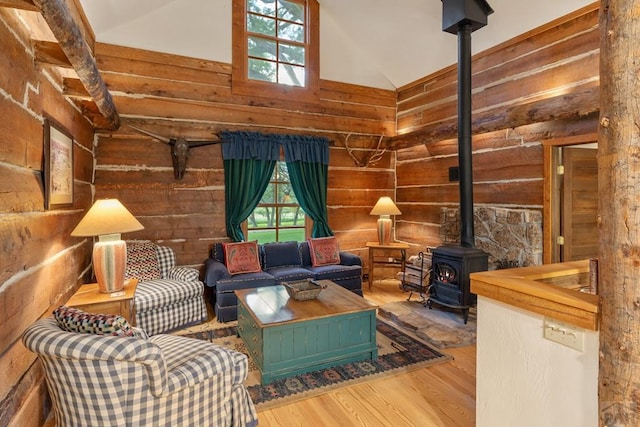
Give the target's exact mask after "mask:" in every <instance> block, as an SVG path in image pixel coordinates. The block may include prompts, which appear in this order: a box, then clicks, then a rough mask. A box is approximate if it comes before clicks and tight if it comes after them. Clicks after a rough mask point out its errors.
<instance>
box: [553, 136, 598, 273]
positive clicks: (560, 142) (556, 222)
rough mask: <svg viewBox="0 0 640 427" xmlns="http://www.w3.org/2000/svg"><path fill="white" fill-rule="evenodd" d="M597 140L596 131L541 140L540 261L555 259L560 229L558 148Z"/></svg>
mask: <svg viewBox="0 0 640 427" xmlns="http://www.w3.org/2000/svg"><path fill="white" fill-rule="evenodd" d="M594 141H598V134H597V133H595V132H594V133H587V134H583V135H573V136H568V137H564V138H553V139H546V140H543V141H542V146H543V151H544V162H543V167H544V184H543V185H544V205H543V212H542V234H543V246H542V262H543V263H544V264H550V263H552V262H554V259H557V258H556V257H557V255H558V245H557V244H556V239H557V237H558V236H559V233H558V230H559V229H560V215H559V214H556V213H558V212H560V203H561V202H560V200H559V198H558V197H554V195H556V194H559V191H558V190H559V188H560V180H559V179H558V178H557V177H558V175H557V174H556V169H557V167H558V165H559V164H560V156H559V151H560V150H559V148H561V147H569V146H572V145H581V144H586V143H590V142H594Z"/></svg>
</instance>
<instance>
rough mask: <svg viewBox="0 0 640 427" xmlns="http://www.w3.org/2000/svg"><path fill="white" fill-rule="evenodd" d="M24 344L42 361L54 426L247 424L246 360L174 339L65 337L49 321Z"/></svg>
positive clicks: (31, 330)
mask: <svg viewBox="0 0 640 427" xmlns="http://www.w3.org/2000/svg"><path fill="white" fill-rule="evenodd" d="M22 340H23V343H24V345H25V346H26V347H27V348H28V349H29V350H31V351H32V352H34V353H36V354H37V355H38V357H39V359H40V361H41V362H42V365H43V368H44V373H45V378H46V381H47V387H48V389H49V393H50V395H51V400H52V401H53V410H54V411H55V416H56V425H57V426H83V427H87V426H131V427H133V426H136V427H137V426H154V427H157V426H171V427H174V426H247V427H249V426H254V425H256V424H257V421H258V418H257V415H256V411H255V408H254V406H253V402H252V401H251V398H250V397H249V394H248V392H247V390H246V388H245V387H244V385H243V381H244V380H245V378H246V376H247V371H248V362H247V356H245V355H244V354H242V353H239V352H236V351H233V350H230V349H227V348H224V347H221V346H218V345H215V344H212V343H209V342H206V341H201V340H197V339H192V338H186V337H179V336H174V335H164V334H161V335H155V336H153V337H150V338H146V337H122V336H109V335H94V334H88V333H80V332H67V331H65V330H63V329H61V328H60V327H59V326H58V324H57V323H56V321H55V320H54V319H53V318H47V319H41V320H38V321H37V322H35V323H34V324H32V325H31V326H29V327H28V328H27V329H26V331H25V332H24V335H23V337H22Z"/></svg>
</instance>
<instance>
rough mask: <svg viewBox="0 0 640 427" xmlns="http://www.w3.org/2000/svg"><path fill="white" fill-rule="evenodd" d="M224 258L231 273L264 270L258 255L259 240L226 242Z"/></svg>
mask: <svg viewBox="0 0 640 427" xmlns="http://www.w3.org/2000/svg"><path fill="white" fill-rule="evenodd" d="M224 258H225V260H226V265H227V269H228V270H229V274H231V275H234V274H240V273H256V272H258V271H262V268H261V267H260V258H259V257H258V242H255V241H254V242H238V243H225V244H224Z"/></svg>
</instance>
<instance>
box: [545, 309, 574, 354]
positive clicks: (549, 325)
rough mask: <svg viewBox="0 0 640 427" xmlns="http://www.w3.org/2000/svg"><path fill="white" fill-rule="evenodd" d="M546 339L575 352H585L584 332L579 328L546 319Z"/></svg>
mask: <svg viewBox="0 0 640 427" xmlns="http://www.w3.org/2000/svg"><path fill="white" fill-rule="evenodd" d="M544 337H545V338H546V339H548V340H551V341H554V342H557V343H559V344H562V345H565V346H567V347H569V348H572V349H574V350H578V351H580V352H584V330H583V329H582V328H579V327H577V326H573V325H569V324H567V323H564V322H560V321H557V320H554V319H548V318H546V317H545V319H544Z"/></svg>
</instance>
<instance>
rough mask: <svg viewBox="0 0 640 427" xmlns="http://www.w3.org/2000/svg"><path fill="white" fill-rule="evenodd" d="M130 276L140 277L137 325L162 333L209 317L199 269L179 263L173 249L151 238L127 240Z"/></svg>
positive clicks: (136, 298)
mask: <svg viewBox="0 0 640 427" xmlns="http://www.w3.org/2000/svg"><path fill="white" fill-rule="evenodd" d="M126 275H127V278H132V277H135V278H137V279H138V287H137V288H136V293H135V296H134V300H135V309H136V326H137V327H138V328H142V329H144V330H145V332H146V333H147V334H149V335H155V334H160V333H163V332H167V331H170V330H174V329H177V328H182V327H184V326H188V325H194V324H198V323H201V322H202V321H204V320H206V318H207V307H206V305H205V302H204V296H203V294H204V284H203V283H202V282H201V281H200V280H199V275H200V274H199V272H198V270H196V269H194V268H190V267H179V266H176V257H175V254H174V252H173V249H171V248H169V247H165V246H158V245H156V244H155V243H152V242H149V241H132V242H127V271H126Z"/></svg>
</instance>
